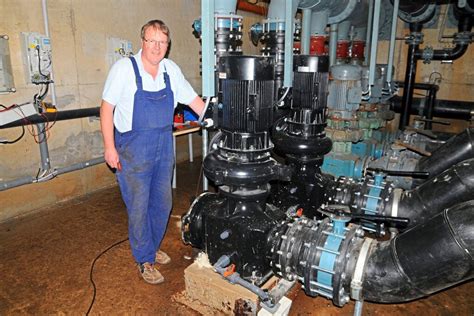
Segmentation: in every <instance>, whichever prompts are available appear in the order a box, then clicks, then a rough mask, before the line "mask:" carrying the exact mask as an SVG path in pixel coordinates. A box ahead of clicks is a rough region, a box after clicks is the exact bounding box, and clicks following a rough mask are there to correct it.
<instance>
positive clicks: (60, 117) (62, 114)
mask: <svg viewBox="0 0 474 316" xmlns="http://www.w3.org/2000/svg"><path fill="white" fill-rule="evenodd" d="M99 113H100V108H98V107H97V108H86V109H78V110H68V111H57V112H52V113H49V112H45V113H42V114H41V115H38V114H37V115H32V116H28V117H27V118H24V119H19V120H17V121H14V122H11V123H8V124H5V125H1V126H0V129H4V128H10V127H17V126H22V125H31V124H38V123H48V122H56V121H64V120H72V119H78V118H84V117H91V116H97V117H98V116H99Z"/></svg>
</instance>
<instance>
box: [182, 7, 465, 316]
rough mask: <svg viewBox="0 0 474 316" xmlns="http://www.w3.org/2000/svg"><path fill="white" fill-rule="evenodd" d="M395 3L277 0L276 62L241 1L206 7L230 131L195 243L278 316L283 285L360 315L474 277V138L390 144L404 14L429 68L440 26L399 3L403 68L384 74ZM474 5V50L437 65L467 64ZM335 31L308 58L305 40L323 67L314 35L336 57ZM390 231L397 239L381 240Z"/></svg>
mask: <svg viewBox="0 0 474 316" xmlns="http://www.w3.org/2000/svg"><path fill="white" fill-rule="evenodd" d="M384 3H385V2H382V1H381V0H375V1H373V2H372V1H356V0H346V1H337V2H336V1H324V0H317V1H316V0H314V1H313V0H301V1H298V0H294V1H290V0H287V1H284V0H272V1H271V2H270V7H269V14H268V17H267V19H265V20H264V21H263V22H262V24H259V25H254V26H253V27H252V29H251V31H252V40H253V41H254V42H256V41H260V42H262V44H263V49H262V56H245V55H242V49H241V40H242V34H243V31H242V17H241V16H238V15H236V13H235V7H236V1H235V0H234V1H222V0H219V1H213V0H203V1H202V10H203V11H202V16H201V20H200V21H196V22H195V23H194V27H195V31H196V32H197V33H200V34H201V39H202V45H203V48H202V73H203V95H204V96H206V97H208V98H213V100H212V102H211V103H212V104H211V105H210V111H209V112H210V113H211V114H208V115H212V116H213V119H214V122H215V123H216V124H215V127H216V128H217V129H218V132H217V134H216V136H215V137H214V138H213V140H212V141H211V150H210V153H209V154H208V155H207V156H206V157H205V158H204V162H203V169H204V173H205V175H206V177H208V178H209V179H210V180H212V181H213V182H214V184H215V185H216V186H217V188H218V192H217V193H204V194H202V195H201V196H199V197H198V198H196V200H195V201H194V202H193V204H192V205H191V207H190V209H189V211H188V213H187V214H186V215H185V216H183V219H182V224H183V225H182V232H183V240H184V242H186V243H188V244H191V245H193V246H194V247H197V248H200V249H202V250H203V251H205V252H206V253H207V254H208V256H209V259H210V261H211V263H212V264H214V267H215V269H216V270H217V271H218V272H219V273H221V274H222V275H223V276H224V275H225V277H226V278H228V279H229V281H230V282H232V283H238V284H241V285H242V286H245V287H246V288H248V289H250V290H251V291H253V292H255V293H256V294H257V295H259V297H260V299H261V302H262V304H263V306H264V307H265V308H267V309H269V310H274V309H275V308H277V306H278V300H279V298H280V297H281V295H280V294H281V293H280V294H275V293H272V292H265V291H262V290H261V289H260V287H259V286H260V285H262V284H263V283H264V282H265V281H266V280H268V278H269V277H270V276H271V275H272V274H276V275H279V276H281V277H282V280H287V281H291V282H294V281H296V280H299V281H300V282H301V283H302V284H303V288H304V290H305V292H306V294H308V295H310V296H318V295H321V296H324V297H326V298H328V299H330V300H332V302H333V303H334V304H335V305H337V306H344V305H345V304H346V303H347V302H348V301H349V300H350V299H353V300H355V301H356V309H355V314H356V315H360V314H361V313H362V302H363V301H364V300H370V301H374V302H382V303H400V302H405V301H409V300H413V299H417V298H420V297H424V296H426V295H429V294H431V293H434V292H436V291H439V290H441V289H444V288H447V287H449V286H452V285H454V284H458V283H460V282H464V281H466V280H470V279H471V278H473V276H474V268H473V267H474V263H473V261H472V257H471V256H470V255H469V253H473V252H474V242H473V241H474V236H473V234H474V229H473V225H474V217H473V216H472V211H473V210H474V201H472V196H474V159H473V157H474V137H472V135H473V131H472V130H470V129H468V130H466V131H465V132H464V133H462V134H459V135H457V136H456V137H454V138H451V139H450V140H449V141H447V142H444V141H442V142H441V141H440V138H439V137H438V136H437V135H436V134H434V133H432V132H431V131H430V130H423V128H424V127H425V126H426V125H423V124H418V125H415V126H410V127H408V126H405V128H404V129H403V130H401V131H398V132H396V133H390V132H388V131H386V130H385V125H386V122H387V121H388V120H391V119H393V117H394V112H392V111H391V110H390V99H391V98H392V96H393V94H394V92H395V91H396V85H395V83H394V82H393V81H392V73H393V69H392V68H393V49H394V45H393V43H394V41H395V34H396V27H395V22H396V18H397V13H398V15H399V16H400V17H402V18H406V19H408V20H407V22H408V23H410V24H416V25H417V26H416V27H412V29H413V32H414V34H412V35H413V37H412V40H411V41H412V42H410V43H408V44H409V46H410V47H411V49H412V50H414V54H413V56H414V59H413V60H414V61H415V62H416V58H415V57H416V56H418V55H417V54H421V51H419V48H418V46H417V45H418V44H419V38H420V36H419V31H420V29H421V28H420V26H419V25H418V24H419V23H424V22H426V21H428V20H430V19H432V18H433V14H432V12H433V7H432V5H431V4H424V3H418V2H417V3H413V2H411V1H394V5H393V7H394V8H395V9H394V13H393V15H392V21H389V23H390V24H391V32H390V40H391V43H390V50H389V54H388V60H387V64H386V65H376V63H375V60H376V58H377V42H378V34H379V32H378V30H379V26H381V24H383V23H385V22H383V21H387V19H386V18H383V17H382V16H383V15H384V13H385V12H384V11H385V10H382V6H384V8H385V7H386V3H385V4H384ZM217 4H218V5H217ZM471 4H472V3H471V2H469V1H468V2H467V3H464V4H463V5H461V4H457V5H455V7H454V10H455V12H457V13H456V14H457V16H458V18H459V21H460V22H459V23H460V27H459V32H460V34H462V36H461V35H459V34H458V35H456V36H455V38H456V41H457V44H456V45H457V46H456V47H455V49H453V51H435V52H433V54H431V55H430V56H432V58H433V59H434V60H437V59H442V58H445V57H451V56H454V57H456V58H459V57H460V56H462V51H463V50H464V51H465V49H466V47H465V46H466V45H467V42H466V38H467V35H466V34H467V33H466V32H470V30H471V27H472V22H473V13H474V5H471ZM398 8H399V9H398ZM297 9H301V10H302V13H303V21H302V23H300V22H297V21H295V20H294V17H295V13H296V11H297ZM362 13H364V14H362ZM312 17H317V19H318V20H317V21H314V23H313V21H312ZM360 20H362V21H360ZM388 20H390V19H388ZM321 21H324V22H321ZM326 21H327V22H326ZM364 21H365V22H364ZM367 21H368V22H367ZM326 24H327V25H329V28H328V29H329V30H330V34H329V47H328V50H327V52H326V50H325V49H324V47H323V49H321V46H318V50H317V51H318V54H319V55H316V56H309V55H305V54H301V55H299V56H296V55H295V56H293V42H294V36H295V30H297V29H298V32H296V33H298V34H301V50H302V52H303V53H307V51H308V48H309V47H310V41H311V38H312V37H314V38H316V42H317V45H321V44H323V45H325V44H324V42H323V41H320V39H321V38H323V39H324V37H327V36H328V34H325V33H326ZM300 25H301V30H299V28H300ZM364 33H365V36H362V35H363V34H364ZM313 35H314V36H313ZM298 36H299V35H298ZM460 38H461V39H463V40H462V41H461V42H459V39H460ZM363 39H366V40H367V43H368V45H367V49H366V52H365V56H362V55H361V47H363V45H362V46H361V44H360V41H361V40H363ZM416 39H418V42H416V43H414V42H413V41H415V40H416ZM346 49H348V51H346ZM425 55H426V54H425ZM443 56H444V57H443ZM425 57H426V58H429V56H428V57H427V56H425ZM415 66H416V65H415ZM407 70H408V68H407ZM410 71H411V70H410ZM329 74H330V75H331V79H330V80H329ZM410 81H411V79H410V80H409V81H408V82H405V83H404V84H406V85H408V87H406V86H405V90H412V88H413V87H412V86H410V85H411V83H410ZM429 89H432V87H430V88H429ZM405 90H404V91H405ZM406 115H409V113H408V114H407V113H402V116H406ZM404 119H406V118H404ZM273 151H276V152H277V153H278V154H279V155H280V156H282V157H283V158H284V159H285V161H284V162H280V160H281V159H280V160H277V159H274V158H273ZM454 165H455V166H454ZM407 179H410V180H407ZM411 188H413V189H411ZM410 189H411V190H410ZM387 228H390V232H391V233H392V234H391V235H390V237H391V239H390V240H387V241H378V240H377V237H379V236H381V235H383V234H385V232H386V229H387ZM407 228H411V229H407ZM466 254H467V255H466ZM394 258H396V260H395V259H394ZM228 265H233V266H235V272H234V273H230V275H229V273H223V272H224V271H226V267H227V266H228ZM454 275H455V277H453V276H454Z"/></svg>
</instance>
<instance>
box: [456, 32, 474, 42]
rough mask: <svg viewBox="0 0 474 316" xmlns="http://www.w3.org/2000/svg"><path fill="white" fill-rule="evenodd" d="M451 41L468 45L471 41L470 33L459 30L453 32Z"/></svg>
mask: <svg viewBox="0 0 474 316" xmlns="http://www.w3.org/2000/svg"><path fill="white" fill-rule="evenodd" d="M453 43H454V44H459V45H469V44H470V43H472V33H471V32H460V33H456V34H454V39H453Z"/></svg>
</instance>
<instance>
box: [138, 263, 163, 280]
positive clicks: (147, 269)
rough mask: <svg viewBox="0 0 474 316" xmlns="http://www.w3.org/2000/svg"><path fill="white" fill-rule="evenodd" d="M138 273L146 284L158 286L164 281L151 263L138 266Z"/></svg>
mask: <svg viewBox="0 0 474 316" xmlns="http://www.w3.org/2000/svg"><path fill="white" fill-rule="evenodd" d="M138 271H140V275H141V276H142V278H143V280H145V282H146V283H150V284H159V283H163V281H164V280H165V278H164V277H163V276H162V275H161V273H160V271H158V268H157V266H156V265H155V264H153V263H149V262H145V263H142V264H138Z"/></svg>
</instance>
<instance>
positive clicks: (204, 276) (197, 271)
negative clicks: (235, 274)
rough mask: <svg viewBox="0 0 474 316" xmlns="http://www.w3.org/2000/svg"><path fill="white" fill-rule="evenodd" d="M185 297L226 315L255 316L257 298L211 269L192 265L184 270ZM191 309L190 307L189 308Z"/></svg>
mask: <svg viewBox="0 0 474 316" xmlns="http://www.w3.org/2000/svg"><path fill="white" fill-rule="evenodd" d="M184 281H185V285H186V296H187V297H188V298H189V299H191V300H195V301H198V302H200V303H201V304H204V305H207V306H208V307H211V308H212V309H215V310H217V311H220V312H222V313H224V314H227V315H235V314H237V315H242V314H254V315H255V314H256V312H257V309H258V301H259V300H258V296H257V295H256V294H254V293H252V292H250V291H249V290H247V289H246V288H244V287H242V286H239V285H235V284H231V283H229V281H227V280H225V279H224V278H223V277H222V276H221V275H219V274H218V273H216V272H214V271H213V269H212V268H209V267H203V266H200V265H199V264H198V263H196V262H195V263H193V264H191V265H190V266H189V267H187V268H186V269H185V270H184ZM190 307H192V306H190Z"/></svg>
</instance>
